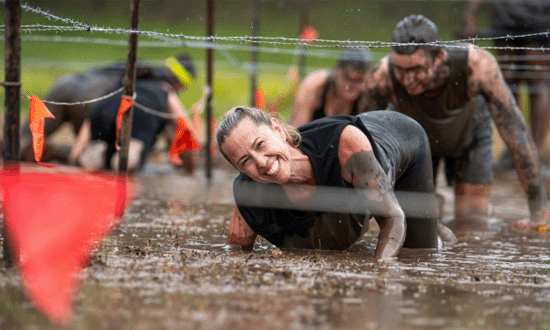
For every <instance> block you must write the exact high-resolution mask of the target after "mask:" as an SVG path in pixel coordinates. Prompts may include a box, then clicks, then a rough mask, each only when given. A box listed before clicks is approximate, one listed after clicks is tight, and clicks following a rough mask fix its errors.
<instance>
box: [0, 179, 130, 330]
mask: <svg viewBox="0 0 550 330" xmlns="http://www.w3.org/2000/svg"><path fill="white" fill-rule="evenodd" d="M127 183H129V182H127V181H126V178H125V177H114V176H107V175H91V174H83V173H71V174H59V173H53V174H52V173H46V172H35V173H29V172H23V171H21V172H20V171H19V170H11V171H10V170H4V171H2V172H0V187H1V188H2V190H3V195H4V196H3V208H4V215H5V219H4V220H5V227H6V228H5V229H6V233H7V235H8V237H7V241H8V243H9V244H10V248H11V251H13V252H14V253H13V254H14V260H15V262H17V263H18V265H19V271H20V273H21V277H22V280H23V284H24V288H25V291H26V293H27V296H28V297H29V298H30V299H31V301H32V302H33V303H34V305H35V306H36V308H37V309H38V310H40V311H41V312H42V313H44V314H45V315H46V316H47V317H48V318H49V319H50V320H51V321H52V322H55V323H58V324H63V323H66V322H67V321H69V319H70V317H71V315H72V299H73V297H74V295H75V294H76V292H75V291H76V289H77V286H78V282H79V281H78V278H77V275H78V274H79V273H80V271H81V270H82V268H83V267H85V266H86V262H87V260H88V257H89V254H90V252H91V250H92V249H93V247H94V246H95V244H96V241H99V240H100V239H101V238H102V237H103V236H105V235H106V234H107V233H108V231H109V230H110V229H111V228H112V226H113V224H114V223H115V220H116V217H117V216H118V215H121V213H122V210H123V209H124V207H125V206H126V200H127V199H126V197H127V196H130V195H129V194H130V193H131V191H132V190H133V189H132V186H131V185H129V186H128V187H126V185H127ZM121 192H124V193H126V192H128V195H127V194H124V195H123V196H121ZM121 199H122V200H121ZM121 207H122V208H121Z"/></svg>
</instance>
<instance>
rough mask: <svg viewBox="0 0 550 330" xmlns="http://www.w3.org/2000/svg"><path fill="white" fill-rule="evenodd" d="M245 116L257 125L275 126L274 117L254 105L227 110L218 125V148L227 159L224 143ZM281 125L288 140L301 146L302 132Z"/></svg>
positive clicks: (293, 144) (294, 144)
mask: <svg viewBox="0 0 550 330" xmlns="http://www.w3.org/2000/svg"><path fill="white" fill-rule="evenodd" d="M244 118H250V120H252V122H253V123H255V124H256V125H257V126H260V125H266V126H268V127H271V128H273V125H272V124H271V118H272V117H270V115H269V114H267V113H266V112H264V111H262V110H259V109H256V108H252V107H246V106H238V107H234V108H232V109H231V110H229V111H227V113H226V114H225V115H224V116H223V118H222V120H221V122H220V124H219V125H218V131H217V133H216V140H217V142H218V149H219V150H220V151H221V153H222V155H223V156H224V157H225V158H226V159H227V156H226V155H225V153H224V152H223V149H222V145H223V144H224V142H225V139H226V138H227V137H228V136H229V135H230V134H231V132H233V130H234V129H235V127H237V125H238V124H239V123H240V122H241V120H243V119H244ZM281 127H282V128H283V132H285V135H286V140H287V141H288V142H290V144H291V145H292V146H294V147H298V146H300V144H301V143H302V136H301V135H300V132H298V130H297V129H296V128H294V127H292V126H290V125H286V124H282V123H281ZM227 160H229V159H227Z"/></svg>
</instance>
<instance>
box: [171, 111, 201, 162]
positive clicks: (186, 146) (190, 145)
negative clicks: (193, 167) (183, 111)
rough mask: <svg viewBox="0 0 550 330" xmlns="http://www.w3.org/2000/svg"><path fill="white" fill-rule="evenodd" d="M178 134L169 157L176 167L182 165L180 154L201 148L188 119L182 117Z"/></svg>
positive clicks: (175, 135) (179, 121)
mask: <svg viewBox="0 0 550 330" xmlns="http://www.w3.org/2000/svg"><path fill="white" fill-rule="evenodd" d="M177 126H178V127H177V129H176V133H175V134H174V139H173V140H172V144H171V145H170V149H169V150H168V156H169V157H170V161H171V162H172V163H174V164H176V165H181V164H182V161H181V159H180V158H179V157H178V154H180V153H181V152H184V151H186V150H199V149H200V148H201V144H200V142H199V141H198V140H197V138H196V137H195V134H194V133H193V131H192V130H191V125H190V123H189V122H188V121H187V119H185V118H183V117H180V118H178V122H177Z"/></svg>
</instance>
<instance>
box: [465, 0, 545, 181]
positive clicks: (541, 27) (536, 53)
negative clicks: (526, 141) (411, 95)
mask: <svg viewBox="0 0 550 330" xmlns="http://www.w3.org/2000/svg"><path fill="white" fill-rule="evenodd" d="M482 3H483V1H482V0H470V1H469V3H468V6H467V8H466V11H465V14H464V20H463V24H462V29H461V37H462V38H473V37H475V36H476V35H478V30H477V16H478V13H479V10H480V7H481V5H482ZM490 8H491V31H490V32H489V33H485V34H488V35H489V36H491V37H505V38H499V39H495V41H494V44H495V46H496V47H500V48H497V49H495V52H496V54H497V58H498V60H499V63H500V65H501V70H502V74H503V75H504V79H505V81H506V83H508V85H509V86H510V89H511V90H512V92H513V94H514V97H515V98H516V102H517V103H518V104H522V102H521V97H520V91H521V90H520V85H521V83H522V82H524V83H525V84H526V86H527V93H528V97H529V109H530V111H529V122H530V126H531V134H532V135H533V140H534V142H535V145H536V146H537V150H538V151H539V156H540V157H541V158H543V157H544V155H543V152H544V148H545V146H546V140H547V138H548V130H549V129H550V97H549V90H548V88H549V87H550V86H549V83H548V80H549V70H548V69H549V66H550V56H549V51H548V50H541V49H540V48H541V47H544V48H548V47H550V37H549V36H548V34H536V33H541V32H548V31H549V30H550V1H549V0H499V1H491V7H490ZM529 34H536V35H531V36H526V37H514V36H518V35H529ZM483 36H484V37H486V35H483ZM526 48H527V49H526ZM537 48H539V49H537ZM548 162H549V160H548V155H546V159H545V162H542V163H541V165H543V170H544V171H545V172H548V173H550V168H549V167H548ZM496 165H497V168H500V169H512V168H513V160H512V155H511V153H510V151H509V150H507V151H506V152H505V153H504V154H503V156H502V158H501V159H500V161H499V162H498V163H497V164H496Z"/></svg>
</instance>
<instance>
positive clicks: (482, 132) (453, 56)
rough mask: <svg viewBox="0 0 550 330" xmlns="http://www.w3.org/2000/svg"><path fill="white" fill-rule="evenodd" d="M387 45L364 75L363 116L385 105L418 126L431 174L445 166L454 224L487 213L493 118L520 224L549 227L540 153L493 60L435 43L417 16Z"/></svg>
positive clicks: (433, 30) (431, 28) (430, 26)
mask: <svg viewBox="0 0 550 330" xmlns="http://www.w3.org/2000/svg"><path fill="white" fill-rule="evenodd" d="M392 42H393V43H395V44H394V45H392V47H391V51H390V54H389V55H387V56H385V57H384V58H383V59H381V60H380V62H379V63H378V64H377V65H376V66H375V67H374V68H373V69H372V70H371V71H370V72H369V75H368V79H367V92H366V94H365V98H366V101H365V108H364V109H363V110H365V111H370V110H378V109H386V108H388V106H390V105H391V107H393V109H394V110H396V111H399V112H401V113H404V114H406V115H408V116H410V117H412V118H413V119H415V120H416V121H418V122H419V123H420V124H421V125H422V127H423V128H424V129H425V131H426V133H427V135H428V139H429V141H430V147H431V152H432V157H433V166H434V173H436V172H437V168H438V166H439V164H440V161H441V160H443V161H444V162H445V172H446V177H447V183H448V184H449V185H451V184H454V191H455V219H456V220H457V221H461V220H466V219H470V220H472V219H477V218H479V216H481V218H480V219H483V218H486V216H487V215H488V214H489V203H490V197H491V196H490V187H491V184H492V182H493V171H492V161H493V159H492V145H493V142H492V126H491V119H493V120H494V123H495V125H496V128H497V129H498V131H499V133H500V136H501V137H502V139H503V140H504V142H505V143H506V145H507V146H508V148H509V149H510V150H511V152H512V156H513V159H514V165H515V168H516V171H517V173H518V177H519V180H520V182H521V185H522V187H523V189H524V190H525V193H526V195H527V199H528V206H529V211H530V222H522V224H523V225H525V226H526V227H538V226H540V225H542V224H548V223H550V218H549V212H548V205H547V194H546V187H545V185H544V183H543V180H542V176H541V171H540V164H539V157H538V151H537V148H536V146H535V144H534V143H533V139H532V137H531V134H530V132H529V129H528V127H527V124H526V123H525V120H524V118H523V117H522V115H521V112H520V110H519V108H518V105H517V103H516V101H515V99H514V97H513V95H512V93H511V91H510V89H509V88H508V85H507V84H506V83H505V81H504V78H503V76H502V73H501V71H500V68H499V66H498V63H497V61H496V59H495V57H494V56H493V55H491V54H490V53H489V52H488V51H486V50H485V49H482V48H477V47H474V46H473V45H472V44H468V43H461V44H454V45H443V44H441V43H440V37H439V32H438V29H437V26H436V25H435V24H434V23H433V22H432V21H430V20H429V19H428V18H426V17H424V16H422V15H410V16H407V17H405V18H404V19H403V20H401V21H400V22H399V23H398V24H397V26H396V28H395V30H394V31H393V34H392ZM461 222H462V223H464V221H461Z"/></svg>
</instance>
